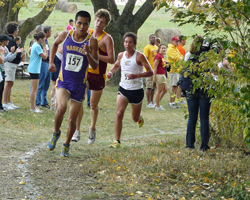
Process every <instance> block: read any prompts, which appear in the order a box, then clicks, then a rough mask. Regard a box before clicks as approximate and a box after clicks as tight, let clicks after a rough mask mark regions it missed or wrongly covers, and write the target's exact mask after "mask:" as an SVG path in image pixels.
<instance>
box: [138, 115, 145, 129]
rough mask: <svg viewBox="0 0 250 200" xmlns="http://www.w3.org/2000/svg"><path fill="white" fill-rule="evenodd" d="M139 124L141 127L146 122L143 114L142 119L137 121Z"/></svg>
mask: <svg viewBox="0 0 250 200" xmlns="http://www.w3.org/2000/svg"><path fill="white" fill-rule="evenodd" d="M137 124H138V126H139V128H141V127H142V126H143V124H144V119H143V117H142V116H141V119H140V120H139V121H138V122H137Z"/></svg>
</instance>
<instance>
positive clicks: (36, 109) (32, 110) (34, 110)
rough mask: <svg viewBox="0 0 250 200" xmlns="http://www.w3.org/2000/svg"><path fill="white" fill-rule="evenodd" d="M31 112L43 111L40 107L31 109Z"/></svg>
mask: <svg viewBox="0 0 250 200" xmlns="http://www.w3.org/2000/svg"><path fill="white" fill-rule="evenodd" d="M30 112H32V113H43V111H42V110H40V109H39V108H37V107H36V108H35V109H30Z"/></svg>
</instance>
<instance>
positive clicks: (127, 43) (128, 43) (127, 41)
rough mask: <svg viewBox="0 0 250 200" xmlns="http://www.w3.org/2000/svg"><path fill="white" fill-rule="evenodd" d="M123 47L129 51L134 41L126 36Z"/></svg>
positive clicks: (132, 48) (132, 47)
mask: <svg viewBox="0 0 250 200" xmlns="http://www.w3.org/2000/svg"><path fill="white" fill-rule="evenodd" d="M124 47H125V49H126V51H131V50H134V49H135V43H134V40H133V38H132V37H126V38H125V40H124Z"/></svg>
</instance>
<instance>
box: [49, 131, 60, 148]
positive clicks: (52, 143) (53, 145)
mask: <svg viewBox="0 0 250 200" xmlns="http://www.w3.org/2000/svg"><path fill="white" fill-rule="evenodd" d="M60 136H61V131H60V130H59V133H58V134H57V133H55V132H54V133H53V134H52V137H51V139H50V141H49V142H48V144H47V149H48V150H49V151H52V150H54V149H55V148H56V142H57V140H58V139H59V137H60Z"/></svg>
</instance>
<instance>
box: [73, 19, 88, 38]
mask: <svg viewBox="0 0 250 200" xmlns="http://www.w3.org/2000/svg"><path fill="white" fill-rule="evenodd" d="M75 26H76V32H77V34H79V35H84V34H85V33H86V32H87V30H88V28H89V18H86V17H78V18H77V20H76V23H75Z"/></svg>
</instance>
